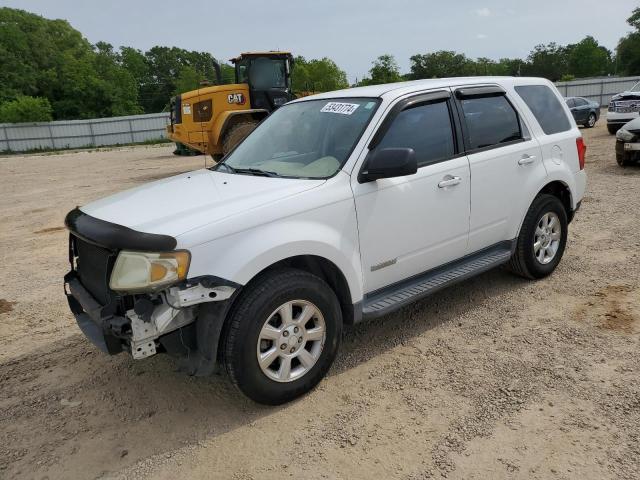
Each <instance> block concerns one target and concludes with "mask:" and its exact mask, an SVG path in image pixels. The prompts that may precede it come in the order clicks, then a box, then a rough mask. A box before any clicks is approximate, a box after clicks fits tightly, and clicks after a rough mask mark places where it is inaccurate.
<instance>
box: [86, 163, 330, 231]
mask: <svg viewBox="0 0 640 480" xmlns="http://www.w3.org/2000/svg"><path fill="white" fill-rule="evenodd" d="M324 181H325V180H302V179H301V180H298V179H290V178H270V177H258V176H252V175H237V174H229V173H221V172H214V171H210V170H204V169H203V170H197V171H195V172H190V173H183V174H181V175H177V176H175V177H169V178H165V179H163V180H158V181H155V182H152V183H148V184H145V185H141V186H139V187H136V188H133V189H131V190H125V191H124V192H120V193H116V194H115V195H111V196H109V197H105V198H103V199H100V200H97V201H95V202H92V203H89V204H87V205H85V206H83V207H81V208H80V209H81V210H82V211H83V212H84V213H86V214H88V215H91V216H92V217H95V218H99V219H101V220H105V221H107V222H112V223H116V224H118V225H123V226H125V227H129V228H132V229H133V230H137V231H140V232H147V233H158V234H164V235H171V236H173V237H176V236H178V235H180V234H182V233H185V232H188V231H189V230H192V229H194V228H198V227H201V226H203V225H207V224H210V223H215V222H219V221H222V220H224V219H226V218H229V217H233V216H236V215H239V214H241V213H242V212H245V211H247V210H251V209H253V208H257V207H264V206H265V205H268V204H270V203H272V202H276V201H279V200H282V199H284V198H286V197H290V196H293V195H296V194H299V193H301V192H304V191H305V190H309V189H311V188H314V187H316V186H318V185H321V184H322V183H324Z"/></svg>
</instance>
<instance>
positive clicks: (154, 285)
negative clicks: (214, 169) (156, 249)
mask: <svg viewBox="0 0 640 480" xmlns="http://www.w3.org/2000/svg"><path fill="white" fill-rule="evenodd" d="M190 261H191V254H190V253H189V252H188V251H186V250H179V251H175V252H167V253H149V252H128V251H126V250H123V251H122V252H120V253H119V254H118V258H117V259H116V264H115V266H114V267H113V272H112V273H111V280H110V281H109V287H110V288H111V290H115V291H123V292H130V293H133V292H145V291H147V292H148V291H154V290H159V289H161V288H162V287H166V286H168V285H171V284H172V283H175V282H178V281H180V280H184V279H185V278H187V272H188V271H189V262H190Z"/></svg>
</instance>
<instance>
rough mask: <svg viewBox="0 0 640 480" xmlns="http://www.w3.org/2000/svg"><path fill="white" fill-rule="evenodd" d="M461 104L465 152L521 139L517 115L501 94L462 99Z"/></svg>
mask: <svg viewBox="0 0 640 480" xmlns="http://www.w3.org/2000/svg"><path fill="white" fill-rule="evenodd" d="M460 105H461V106H462V112H463V114H464V120H465V124H466V127H467V128H466V134H467V135H466V137H467V138H466V142H467V149H468V150H476V149H479V148H487V147H492V146H495V145H500V144H502V143H508V142H512V141H516V140H521V139H522V138H523V137H522V130H521V128H520V121H519V119H518V114H517V113H516V111H515V110H514V108H513V106H512V105H511V104H510V103H509V101H508V100H507V99H506V98H505V96H504V95H497V96H490V97H471V98H464V99H462V100H461V101H460Z"/></svg>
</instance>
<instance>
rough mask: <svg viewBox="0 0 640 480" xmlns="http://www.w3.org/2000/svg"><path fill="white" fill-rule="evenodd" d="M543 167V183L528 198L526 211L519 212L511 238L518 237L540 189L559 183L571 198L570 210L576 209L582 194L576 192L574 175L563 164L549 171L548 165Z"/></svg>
mask: <svg viewBox="0 0 640 480" xmlns="http://www.w3.org/2000/svg"><path fill="white" fill-rule="evenodd" d="M549 163H551V162H549ZM554 165H555V164H554ZM545 166H546V167H547V172H548V174H547V176H546V177H545V178H544V181H542V182H540V183H539V185H538V188H537V189H536V190H535V193H534V194H533V196H530V198H529V203H528V204H527V209H526V210H525V211H524V212H520V213H521V215H520V221H519V222H518V229H517V231H516V232H514V235H513V238H517V237H518V235H520V229H521V228H522V223H523V222H524V217H525V216H526V214H527V211H528V209H529V207H530V206H531V204H532V203H533V200H534V199H535V198H536V197H537V196H538V194H539V193H540V192H541V191H542V189H544V187H546V186H547V185H549V184H550V183H553V182H560V183H561V184H562V185H564V186H565V187H567V189H568V190H569V194H570V197H571V209H572V210H575V209H576V207H577V202H578V201H579V200H578V199H580V198H582V192H578V191H577V190H578V189H577V185H576V179H575V176H576V174H574V173H571V172H570V171H569V169H568V168H567V167H566V165H564V164H562V165H557V166H556V168H554V169H550V168H549V167H550V166H549V165H548V164H545Z"/></svg>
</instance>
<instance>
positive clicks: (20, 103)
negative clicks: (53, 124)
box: [0, 96, 53, 123]
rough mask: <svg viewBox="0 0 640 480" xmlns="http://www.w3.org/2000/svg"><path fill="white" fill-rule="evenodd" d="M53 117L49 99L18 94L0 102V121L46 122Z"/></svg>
mask: <svg viewBox="0 0 640 480" xmlns="http://www.w3.org/2000/svg"><path fill="white" fill-rule="evenodd" d="M52 119H53V116H52V109H51V104H50V103H49V100H47V99H46V98H39V97H26V96H19V97H17V98H16V99H15V100H11V101H8V102H4V103H2V104H0V123H23V122H48V121H50V120H52Z"/></svg>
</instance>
